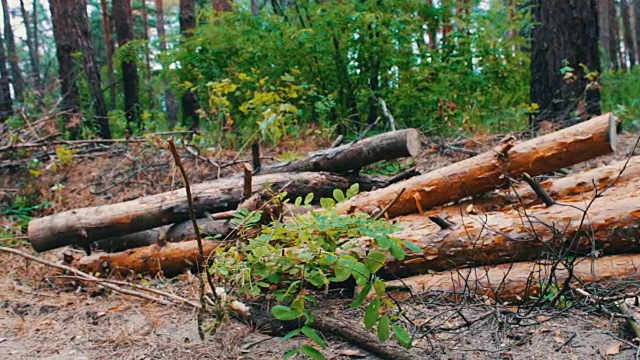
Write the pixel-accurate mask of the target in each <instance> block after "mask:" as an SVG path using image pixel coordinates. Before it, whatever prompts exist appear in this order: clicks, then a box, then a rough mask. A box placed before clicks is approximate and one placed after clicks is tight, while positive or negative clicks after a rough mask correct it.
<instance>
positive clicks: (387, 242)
mask: <svg viewBox="0 0 640 360" xmlns="http://www.w3.org/2000/svg"><path fill="white" fill-rule="evenodd" d="M373 239H374V240H375V241H376V244H377V245H378V246H379V247H380V249H382V250H388V249H389V248H390V247H391V244H392V242H391V239H389V237H388V236H386V235H376V236H374V237H373Z"/></svg>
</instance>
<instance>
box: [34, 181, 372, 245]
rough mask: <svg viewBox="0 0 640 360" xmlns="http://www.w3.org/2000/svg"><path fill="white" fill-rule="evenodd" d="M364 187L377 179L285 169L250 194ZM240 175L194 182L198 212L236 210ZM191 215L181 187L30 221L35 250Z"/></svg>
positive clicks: (320, 192)
mask: <svg viewBox="0 0 640 360" xmlns="http://www.w3.org/2000/svg"><path fill="white" fill-rule="evenodd" d="M356 182H357V183H359V184H360V189H361V190H363V191H366V190H370V189H371V188H372V187H374V186H380V185H381V183H380V182H378V181H375V180H371V179H370V178H364V177H342V176H337V175H331V174H327V173H295V174H291V173H284V174H272V175H261V176H256V177H254V179H253V192H254V193H255V192H258V191H260V190H262V189H264V188H265V186H266V184H269V186H270V187H271V188H272V189H273V190H274V191H278V190H279V189H282V188H283V187H285V185H286V189H285V190H286V191H287V192H288V194H289V196H290V197H292V198H295V197H297V196H305V195H307V194H308V193H309V192H313V193H314V194H315V195H316V196H315V197H316V198H319V197H328V196H332V195H331V194H332V193H333V190H334V189H336V188H339V189H347V188H349V186H351V185H352V184H354V183H356ZM242 184H243V179H221V180H216V181H210V182H206V183H202V184H197V185H193V186H192V188H191V191H192V193H193V197H194V205H195V210H196V213H197V214H198V215H199V217H202V216H204V213H205V212H209V213H216V212H221V211H226V210H232V209H235V208H236V207H237V206H238V204H239V203H240V200H241V198H242ZM188 219H189V213H188V207H187V201H186V195H185V190H184V188H183V189H179V190H175V191H171V192H166V193H162V194H157V195H152V196H146V197H142V198H139V199H137V200H132V201H127V202H123V203H118V204H113V205H104V206H98V207H90V208H83V209H76V210H70V211H65V212H62V213H58V214H54V215H51V216H47V217H44V218H40V219H35V220H33V221H31V222H30V223H29V240H30V242H31V245H32V246H33V248H34V249H35V250H36V251H38V252H41V251H46V250H51V249H55V248H58V247H61V246H65V245H70V244H90V243H92V242H94V241H97V240H101V239H105V238H108V237H114V236H121V235H126V234H131V233H134V232H138V231H142V230H147V229H153V228H156V227H159V226H162V225H167V224H174V223H177V222H182V221H186V220H188Z"/></svg>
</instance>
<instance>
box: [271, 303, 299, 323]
mask: <svg viewBox="0 0 640 360" xmlns="http://www.w3.org/2000/svg"><path fill="white" fill-rule="evenodd" d="M271 315H273V317H275V318H276V319H278V320H283V321H287V320H295V319H297V318H299V317H300V313H299V312H298V311H296V310H294V309H292V308H290V307H288V306H283V305H276V306H274V307H272V308H271Z"/></svg>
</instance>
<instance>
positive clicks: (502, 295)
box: [386, 254, 640, 303]
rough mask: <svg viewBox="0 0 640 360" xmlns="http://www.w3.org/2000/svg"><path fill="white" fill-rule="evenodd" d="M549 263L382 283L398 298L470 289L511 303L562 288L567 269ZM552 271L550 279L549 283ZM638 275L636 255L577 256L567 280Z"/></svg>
mask: <svg viewBox="0 0 640 360" xmlns="http://www.w3.org/2000/svg"><path fill="white" fill-rule="evenodd" d="M552 266H553V264H551V263H548V262H545V263H537V262H520V263H514V264H503V265H497V266H491V267H482V268H470V269H460V270H455V271H446V272H440V273H436V274H429V275H420V276H413V277H410V278H404V279H402V280H394V281H388V282H387V283H386V285H387V290H388V294H389V296H391V297H392V298H394V299H395V300H400V301H402V300H409V299H412V298H413V297H429V296H433V295H436V294H441V293H442V292H444V293H446V294H447V296H451V297H460V296H463V295H465V294H469V293H472V294H475V295H480V296H487V297H489V298H492V299H495V300H498V301H501V302H504V301H510V302H512V303H513V302H518V301H519V300H520V299H528V298H530V297H531V296H538V295H539V294H540V290H541V289H547V288H549V286H550V285H551V286H553V287H555V289H562V288H563V285H564V281H565V280H566V279H567V277H568V276H569V271H568V270H567V269H566V267H565V266H564V265H563V264H560V265H559V266H558V267H557V268H556V269H555V271H554V272H553V273H552ZM552 275H553V282H552V283H549V279H551V278H552ZM639 278H640V255H637V254H630V255H615V256H605V257H602V258H597V259H595V260H594V259H592V258H580V259H578V260H576V261H575V263H574V267H573V280H572V281H571V284H572V285H574V286H583V285H584V284H593V283H596V282H597V283H605V284H602V285H606V282H608V281H611V282H613V283H616V284H619V283H620V280H622V279H625V280H637V279H639Z"/></svg>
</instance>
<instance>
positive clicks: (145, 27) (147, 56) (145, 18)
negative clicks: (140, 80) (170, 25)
mask: <svg viewBox="0 0 640 360" xmlns="http://www.w3.org/2000/svg"><path fill="white" fill-rule="evenodd" d="M142 39H143V40H144V41H145V46H144V64H145V71H144V74H145V79H146V82H147V97H148V102H149V107H150V108H152V107H153V96H152V91H153V89H152V87H151V48H150V46H151V44H149V11H148V10H147V0H142Z"/></svg>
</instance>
